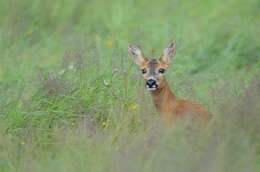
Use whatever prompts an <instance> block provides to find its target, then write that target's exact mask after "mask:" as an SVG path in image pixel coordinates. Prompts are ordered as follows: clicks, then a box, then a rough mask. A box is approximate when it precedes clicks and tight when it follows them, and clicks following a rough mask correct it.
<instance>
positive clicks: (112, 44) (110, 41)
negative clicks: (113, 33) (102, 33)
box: [106, 37, 114, 48]
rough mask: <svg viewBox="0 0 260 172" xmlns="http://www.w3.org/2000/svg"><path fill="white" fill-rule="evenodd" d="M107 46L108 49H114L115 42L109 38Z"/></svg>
mask: <svg viewBox="0 0 260 172" xmlns="http://www.w3.org/2000/svg"><path fill="white" fill-rule="evenodd" d="M106 46H107V48H113V47H114V41H113V39H112V38H111V37H109V38H108V39H107V42H106Z"/></svg>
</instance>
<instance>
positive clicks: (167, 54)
mask: <svg viewBox="0 0 260 172" xmlns="http://www.w3.org/2000/svg"><path fill="white" fill-rule="evenodd" d="M175 52H176V44H175V42H172V43H170V44H169V46H168V47H167V48H165V49H164V50H163V54H162V56H161V57H160V59H159V60H160V61H162V62H164V63H166V64H170V61H171V57H172V56H174V55H175Z"/></svg>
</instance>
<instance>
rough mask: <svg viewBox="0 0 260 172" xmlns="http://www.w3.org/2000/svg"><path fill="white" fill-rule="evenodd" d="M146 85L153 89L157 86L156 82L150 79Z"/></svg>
mask: <svg viewBox="0 0 260 172" xmlns="http://www.w3.org/2000/svg"><path fill="white" fill-rule="evenodd" d="M146 85H148V86H149V87H150V88H151V87H153V86H154V85H156V80H154V79H148V80H147V81H146Z"/></svg>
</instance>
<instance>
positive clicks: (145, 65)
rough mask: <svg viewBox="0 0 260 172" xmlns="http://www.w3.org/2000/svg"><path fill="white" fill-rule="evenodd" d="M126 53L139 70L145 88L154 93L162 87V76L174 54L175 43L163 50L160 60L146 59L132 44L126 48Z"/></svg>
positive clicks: (163, 82)
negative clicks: (127, 52) (130, 56)
mask: <svg viewBox="0 0 260 172" xmlns="http://www.w3.org/2000/svg"><path fill="white" fill-rule="evenodd" d="M128 51H129V53H130V54H131V55H132V57H133V60H134V62H135V63H136V64H137V65H138V66H139V67H140V69H141V72H142V75H143V77H144V79H145V86H146V88H147V89H148V90H149V91H155V90H156V89H159V88H162V87H164V84H165V77H164V74H165V72H166V70H167V68H168V66H169V64H170V62H171V57H172V56H173V55H174V54H175V43H170V44H169V46H168V47H167V48H165V49H164V50H163V53H162V55H161V56H160V58H147V57H145V56H144V55H143V52H142V50H141V49H140V48H139V47H138V46H136V45H132V44H130V45H129V46H128Z"/></svg>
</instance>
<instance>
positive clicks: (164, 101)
mask: <svg viewBox="0 0 260 172" xmlns="http://www.w3.org/2000/svg"><path fill="white" fill-rule="evenodd" d="M163 82H164V83H163V87H160V88H159V89H157V90H155V91H152V92H151V95H152V99H153V102H154V105H155V107H156V109H157V110H158V111H159V112H160V113H161V114H162V116H163V118H164V119H165V120H166V121H169V122H172V121H173V120H174V119H176V118H179V117H184V116H187V115H193V116H195V117H198V118H201V119H203V120H208V119H209V118H210V114H209V113H208V112H207V110H206V109H205V108H204V107H203V106H202V105H200V104H199V103H196V102H192V101H189V100H183V99H178V98H177V97H176V96H175V95H174V94H173V92H172V91H171V89H170V87H169V85H168V83H167V81H166V79H164V80H163Z"/></svg>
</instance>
